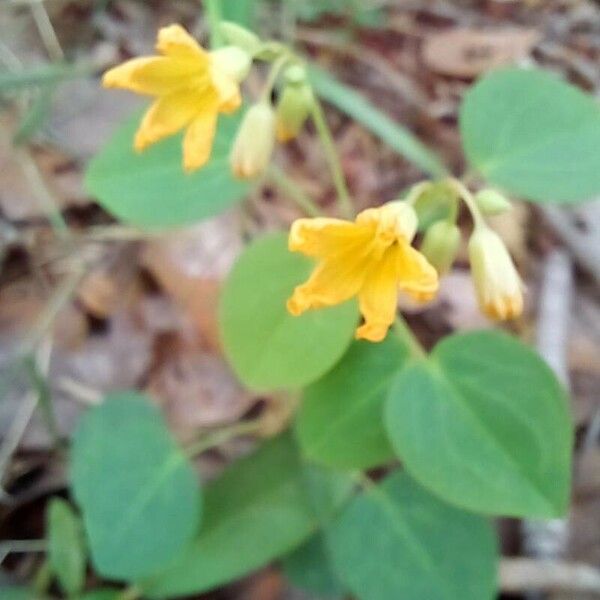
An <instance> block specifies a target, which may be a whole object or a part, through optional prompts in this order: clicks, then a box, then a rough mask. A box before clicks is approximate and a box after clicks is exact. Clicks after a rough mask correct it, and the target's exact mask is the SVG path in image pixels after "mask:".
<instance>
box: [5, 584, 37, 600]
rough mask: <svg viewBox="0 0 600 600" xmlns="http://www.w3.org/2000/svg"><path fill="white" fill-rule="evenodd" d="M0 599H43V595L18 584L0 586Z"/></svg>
mask: <svg viewBox="0 0 600 600" xmlns="http://www.w3.org/2000/svg"><path fill="white" fill-rule="evenodd" d="M0 598H2V600H44V599H45V596H43V595H41V594H36V593H35V592H34V591H33V590H31V589H29V588H26V587H18V586H10V585H9V586H0Z"/></svg>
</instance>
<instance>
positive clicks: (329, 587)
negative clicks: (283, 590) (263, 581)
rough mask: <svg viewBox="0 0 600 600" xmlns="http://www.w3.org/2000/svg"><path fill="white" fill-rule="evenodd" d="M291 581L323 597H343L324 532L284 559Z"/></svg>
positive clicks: (285, 569) (287, 575)
mask: <svg viewBox="0 0 600 600" xmlns="http://www.w3.org/2000/svg"><path fill="white" fill-rule="evenodd" d="M282 567H283V572H284V574H285V576H286V577H287V578H288V579H289V580H290V582H291V583H292V584H293V585H294V586H296V587H298V588H300V589H302V590H306V591H307V592H310V593H312V594H315V595H317V596H319V597H322V598H341V597H342V596H343V594H344V589H343V587H342V584H341V583H340V581H339V579H338V576H337V574H336V573H335V572H334V570H333V567H332V565H331V559H330V556H329V551H328V548H327V544H326V539H325V536H324V535H323V533H317V534H316V535H314V536H313V537H311V538H310V539H309V540H308V541H307V542H306V543H304V544H302V546H300V547H299V548H297V549H296V550H294V552H292V553H291V554H289V555H288V556H286V557H285V558H284V559H283V561H282Z"/></svg>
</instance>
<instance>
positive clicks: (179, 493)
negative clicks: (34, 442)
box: [71, 392, 201, 581]
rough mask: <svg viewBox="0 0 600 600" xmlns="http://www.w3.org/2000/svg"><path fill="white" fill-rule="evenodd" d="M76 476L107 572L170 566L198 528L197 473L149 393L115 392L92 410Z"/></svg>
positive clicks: (135, 575)
mask: <svg viewBox="0 0 600 600" xmlns="http://www.w3.org/2000/svg"><path fill="white" fill-rule="evenodd" d="M71 477H72V483H73V491H74V493H75V498H76V499H77V502H78V504H79V506H80V508H81V510H82V513H83V518H84V524H85V529H86V533H87V537H88V541H89V546H90V551H91V555H92V560H93V562H94V565H95V567H96V570H97V571H98V572H99V573H100V574H101V575H102V576H104V577H106V578H109V579H121V580H129V581H131V580H136V579H140V578H142V577H146V576H149V575H151V574H153V573H155V572H156V571H157V570H159V569H163V568H164V567H166V566H167V565H168V564H169V563H170V562H171V561H173V559H174V558H175V557H176V556H177V555H178V554H179V553H180V552H181V551H182V550H183V548H184V547H185V546H186V545H187V544H188V543H189V541H190V540H191V538H192V537H193V536H194V535H195V534H196V532H197V527H198V523H199V515H200V499H201V498H200V490H199V485H198V480H197V476H196V473H195V472H194V469H193V468H192V466H191V465H190V464H189V462H188V460H187V458H186V456H185V455H184V454H183V453H182V452H181V450H180V449H179V448H178V447H177V445H176V444H175V441H174V440H173V438H172V437H171V435H170V433H169V431H168V429H167V427H166V424H165V422H164V420H163V418H162V416H161V415H160V412H159V411H158V409H157V408H156V407H155V406H153V405H152V404H151V400H150V399H149V398H146V397H145V396H143V395H141V394H137V393H135V392H122V393H117V394H112V395H110V396H109V397H107V399H106V401H105V402H104V403H103V404H102V405H100V406H98V407H96V408H93V409H91V410H90V411H89V412H88V413H86V415H85V416H84V417H83V418H82V420H81V422H80V424H79V426H78V428H77V431H76V434H75V438H74V442H73V450H72V466H71Z"/></svg>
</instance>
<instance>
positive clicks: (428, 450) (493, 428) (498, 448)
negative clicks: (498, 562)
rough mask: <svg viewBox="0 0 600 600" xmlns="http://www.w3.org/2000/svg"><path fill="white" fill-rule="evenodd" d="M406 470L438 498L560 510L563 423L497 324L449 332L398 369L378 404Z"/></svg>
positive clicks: (535, 364) (481, 506)
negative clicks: (422, 357) (425, 355)
mask: <svg viewBox="0 0 600 600" xmlns="http://www.w3.org/2000/svg"><path fill="white" fill-rule="evenodd" d="M385 419H386V426H387V429H388V434H389V436H390V440H391V442H392V445H393V446H394V447H395V449H396V451H397V453H398V456H399V457H400V458H401V460H402V461H403V463H404V464H405V466H406V468H407V469H408V471H409V472H410V473H411V475H412V476H413V477H415V479H417V480H418V481H419V482H421V483H422V484H423V485H424V486H426V487H427V488H429V489H430V490H431V491H433V492H434V493H436V494H438V495H439V496H441V497H442V498H444V500H447V501H448V502H451V503H453V504H457V505H458V506H462V507H464V508H467V509H469V510H473V511H477V512H483V513H490V514H502V515H512V516H528V517H556V516H560V515H562V514H564V512H565V510H566V507H567V503H568V498H569V487H570V469H571V445H572V428H571V419H570V415H569V411H568V408H567V402H566V398H565V394H564V392H563V390H562V389H561V387H560V385H559V383H558V382H557V380H556V378H555V377H554V375H553V373H552V371H551V370H550V369H549V368H548V367H547V366H546V364H545V363H544V362H543V361H542V359H541V358H540V357H539V356H537V355H536V354H535V353H534V352H533V351H532V350H530V349H529V348H527V347H526V346H524V345H523V344H521V343H520V342H518V341H516V340H514V339H513V338H511V337H510V336H508V335H505V334H501V333H499V332H493V331H487V332H475V333H468V334H463V335H453V336H450V337H447V338H446V339H445V340H444V341H442V342H441V343H440V344H439V345H438V346H437V347H436V348H435V349H434V351H433V353H432V355H431V358H430V360H429V361H421V362H415V363H413V364H412V365H411V366H410V367H407V368H406V369H405V370H404V371H402V373H401V374H400V375H399V376H398V378H397V380H396V382H395V384H394V386H393V388H392V391H391V393H390V396H389V398H388V402H387V406H386V417H385Z"/></svg>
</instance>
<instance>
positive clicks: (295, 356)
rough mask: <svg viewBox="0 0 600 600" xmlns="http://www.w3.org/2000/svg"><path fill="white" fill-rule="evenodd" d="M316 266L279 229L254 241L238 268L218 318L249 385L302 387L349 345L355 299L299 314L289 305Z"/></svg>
mask: <svg viewBox="0 0 600 600" xmlns="http://www.w3.org/2000/svg"><path fill="white" fill-rule="evenodd" d="M312 268H313V263H312V261H310V260H308V259H307V258H305V257H303V256H301V255H299V254H292V253H291V252H289V251H288V249H287V243H286V236H285V235H283V234H279V233H278V234H272V235H268V236H265V237H263V238H261V239H259V240H257V241H255V242H254V243H253V244H251V245H250V246H249V247H248V248H247V249H246V251H245V252H244V254H243V255H242V256H241V257H240V259H239V260H238V262H237V263H236V265H235V267H234V268H233V271H232V272H231V275H230V276H229V279H228V280H227V283H226V284H225V288H224V290H223V293H222V296H221V302H220V306H219V323H220V327H221V334H222V337H223V344H224V347H225V352H226V354H227V357H228V358H229V360H230V361H231V364H232V365H233V368H234V370H235V372H236V373H237V375H238V377H239V378H240V379H241V380H242V381H243V382H244V383H245V384H246V385H247V386H248V387H251V388H253V389H257V390H271V389H276V388H286V387H287V388H293V387H301V386H303V385H306V384H308V383H311V382H312V381H314V380H315V379H317V378H319V377H320V376H321V375H323V373H325V372H326V371H328V370H329V369H330V368H331V367H332V366H333V365H334V364H335V363H336V362H337V361H338V360H339V359H340V357H341V356H342V354H343V353H344V351H345V350H346V348H347V347H348V344H349V343H350V340H351V339H352V335H353V333H354V329H355V327H356V323H357V320H358V310H357V306H356V304H355V303H354V302H346V303H345V304H342V305H341V306H336V307H333V308H325V309H321V310H313V311H309V312H307V313H305V314H303V315H302V316H300V317H294V316H292V315H291V314H289V313H288V311H287V309H286V301H287V299H288V298H289V297H290V296H291V294H292V291H293V289H294V287H295V286H296V285H298V284H300V283H302V282H303V281H304V280H306V279H307V278H308V276H309V274H310V272H311V270H312Z"/></svg>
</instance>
